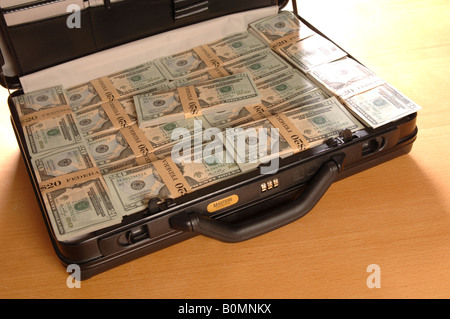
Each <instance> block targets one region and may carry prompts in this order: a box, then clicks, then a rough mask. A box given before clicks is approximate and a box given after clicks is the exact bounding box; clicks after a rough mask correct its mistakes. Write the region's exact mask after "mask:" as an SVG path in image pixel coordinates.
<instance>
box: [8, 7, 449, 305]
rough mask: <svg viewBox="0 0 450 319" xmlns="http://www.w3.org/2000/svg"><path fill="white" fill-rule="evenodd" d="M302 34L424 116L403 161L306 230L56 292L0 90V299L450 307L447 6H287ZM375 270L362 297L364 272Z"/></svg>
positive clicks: (329, 197) (184, 252)
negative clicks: (337, 50) (368, 73)
mask: <svg viewBox="0 0 450 319" xmlns="http://www.w3.org/2000/svg"><path fill="white" fill-rule="evenodd" d="M299 11H300V13H301V14H302V15H303V17H305V18H306V19H307V20H308V21H310V22H311V23H313V24H314V25H315V26H317V27H318V28H319V29H320V30H322V31H323V32H324V33H325V34H327V35H328V36H329V37H331V38H332V39H333V40H334V41H335V42H336V43H338V44H339V45H340V46H341V47H343V48H344V49H346V50H347V51H349V52H350V53H351V54H353V55H354V56H355V57H356V58H358V59H359V60H360V61H361V62H362V63H364V64H366V65H367V66H368V67H369V68H371V69H372V70H373V71H375V72H376V73H377V74H378V75H380V76H381V77H382V78H384V79H385V80H387V81H388V82H389V83H391V84H392V85H394V86H395V87H396V88H398V89H399V90H400V91H402V92H403V93H404V94H405V95H407V96H408V97H410V98H411V99H412V100H414V101H415V102H417V103H418V104H420V105H421V106H422V107H423V110H421V111H420V113H419V116H418V127H419V136H418V139H417V141H416V142H415V144H414V146H413V149H412V151H411V153H410V154H408V155H405V156H402V157H400V158H397V159H395V160H392V161H390V162H387V163H384V164H382V165H379V166H377V167H375V168H372V169H369V170H367V171H364V172H362V173H359V174H357V175H354V176H351V177H349V178H347V179H344V180H342V181H339V182H337V183H335V184H333V185H332V186H331V188H330V189H329V191H328V192H327V193H326V194H325V196H324V197H323V199H322V200H321V201H320V203H319V204H318V205H317V206H316V207H315V208H314V209H313V211H312V212H311V213H310V214H308V215H307V216H305V217H304V218H302V219H300V220H298V221H297V222H294V223H292V224H290V225H288V226H286V227H283V228H282V229H279V230H276V231H273V232H271V233H269V234H266V235H263V236H260V237H258V238H255V239H252V240H249V241H246V242H243V243H239V244H225V243H221V242H218V241H215V240H212V239H208V238H205V237H201V236H198V237H195V238H193V239H190V240H188V241H185V242H183V243H181V244H178V245H175V246H172V247H170V248H167V249H164V250H162V251H159V252H157V253H154V254H151V255H148V256H146V257H143V258H140V259H138V260H135V261H133V262H129V263H127V264H125V265H122V266H120V267H117V268H115V269H113V270H110V271H108V272H106V273H103V274H100V275H98V276H95V277H93V278H92V279H89V280H87V281H84V282H82V283H81V288H80V289H69V288H67V286H66V278H67V276H68V273H66V272H65V269H64V267H63V266H62V265H61V264H60V263H59V260H58V258H57V257H56V255H55V253H54V251H53V248H52V245H51V243H50V240H49V239H48V235H47V231H46V228H45V226H44V223H43V221H42V217H41V215H40V211H39V209H38V206H37V201H36V199H35V197H34V193H33V189H32V187H31V184H30V182H29V180H28V175H27V172H26V168H25V166H24V164H23V161H22V159H21V155H20V153H19V149H18V146H17V143H16V140H15V137H14V133H13V130H12V127H11V124H10V122H9V111H8V109H7V107H6V97H7V91H6V90H2V92H1V93H2V96H1V102H2V107H1V110H0V141H1V142H0V161H1V165H0V245H1V262H0V297H1V298H449V297H450V271H449V269H450V199H449V193H450V183H449V182H450V168H449V164H450V163H449V159H450V153H449V142H448V140H447V138H449V137H450V134H449V133H450V121H449V118H450V107H449V101H450V82H449V76H448V75H449V74H450V37H449V31H450V15H449V12H450V2H449V1H448V0H428V1H425V0H421V1H419V0H409V1H407V0H363V1H361V0H347V1H333V0H315V1H299ZM370 264H377V265H379V266H380V269H381V288H373V289H369V288H368V287H367V285H366V279H367V277H368V275H369V273H367V272H366V269H367V266H368V265H370Z"/></svg>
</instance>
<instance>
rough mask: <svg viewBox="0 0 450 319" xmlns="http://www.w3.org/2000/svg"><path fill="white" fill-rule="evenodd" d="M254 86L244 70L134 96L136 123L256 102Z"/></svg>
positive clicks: (145, 124) (143, 124) (146, 124)
mask: <svg viewBox="0 0 450 319" xmlns="http://www.w3.org/2000/svg"><path fill="white" fill-rule="evenodd" d="M259 99H260V95H259V92H258V89H257V87H256V85H255V83H254V82H253V80H252V79H251V77H250V76H249V75H248V74H247V73H240V74H235V75H231V76H227V77H223V78H219V79H214V80H210V81H207V82H203V83H201V84H198V85H196V86H189V87H182V88H178V89H177V90H175V91H172V92H168V93H163V94H139V95H136V96H135V97H134V101H135V105H136V112H137V116H138V123H139V127H141V128H142V127H149V126H155V125H160V124H164V123H168V122H173V121H177V120H180V119H183V118H189V117H193V116H199V115H205V114H211V113H214V112H220V111H223V110H226V109H229V108H233V107H236V106H239V105H241V106H243V105H250V104H254V103H257V102H259Z"/></svg>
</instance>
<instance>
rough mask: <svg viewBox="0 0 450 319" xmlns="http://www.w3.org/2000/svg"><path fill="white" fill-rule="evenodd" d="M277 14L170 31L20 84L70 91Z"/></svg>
mask: <svg viewBox="0 0 450 319" xmlns="http://www.w3.org/2000/svg"><path fill="white" fill-rule="evenodd" d="M278 10H279V8H278V6H271V7H266V8H262V9H256V10H250V11H246V12H240V13H236V14H231V15H227V16H224V17H220V18H216V19H212V20H208V21H204V22H200V23H197V24H194V25H190V26H187V27H184V28H179V29H176V30H171V31H168V32H164V33H161V34H157V35H154V36H151V37H148V38H145V39H141V40H138V41H134V42H130V43H127V44H124V45H121V46H118V47H115V48H112V49H109V50H104V51H101V52H97V53H94V54H91V55H89V56H86V57H82V58H79V59H76V60H73V61H70V62H66V63H63V64H60V65H57V66H54V67H51V68H47V69H45V70H42V71H38V72H35V73H32V74H29V75H26V76H23V77H21V78H20V82H21V85H22V88H23V90H24V92H25V93H28V92H32V91H36V90H40V89H44V88H47V87H51V86H55V85H62V86H64V87H65V88H69V87H72V86H75V85H77V84H81V83H85V82H88V81H90V80H92V79H95V78H99V77H101V76H105V75H108V74H111V73H115V72H118V71H121V70H125V69H127V68H130V67H133V66H136V65H139V64H141V63H145V62H148V61H151V60H154V59H156V58H159V57H162V56H166V55H170V54H175V53H177V52H181V51H183V50H187V49H190V48H193V47H195V46H198V45H202V44H205V43H209V42H212V41H214V40H217V39H220V38H222V37H224V36H226V35H229V34H232V33H235V32H242V31H245V30H247V29H248V25H249V23H251V22H253V21H256V20H258V19H261V18H263V17H266V16H269V15H274V14H277V12H278Z"/></svg>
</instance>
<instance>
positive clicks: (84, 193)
mask: <svg viewBox="0 0 450 319" xmlns="http://www.w3.org/2000/svg"><path fill="white" fill-rule="evenodd" d="M41 193H42V197H43V201H44V205H45V207H46V209H47V212H48V216H49V219H50V222H51V224H52V226H53V232H54V234H55V237H56V239H57V240H59V241H68V242H70V241H74V240H76V239H78V238H80V237H82V236H83V235H86V234H88V233H91V232H93V231H96V230H99V229H102V228H105V227H108V226H112V225H115V224H118V223H120V222H121V221H122V216H121V214H120V212H119V211H117V210H116V208H115V207H114V205H113V203H112V199H113V198H112V196H111V195H110V193H109V191H108V187H107V185H106V184H105V181H104V179H103V177H102V176H101V174H100V172H99V171H98V169H90V170H89V169H88V170H82V171H78V172H75V173H72V174H67V175H62V176H60V177H59V178H57V179H52V180H49V181H47V182H46V183H45V185H43V186H42V187H41Z"/></svg>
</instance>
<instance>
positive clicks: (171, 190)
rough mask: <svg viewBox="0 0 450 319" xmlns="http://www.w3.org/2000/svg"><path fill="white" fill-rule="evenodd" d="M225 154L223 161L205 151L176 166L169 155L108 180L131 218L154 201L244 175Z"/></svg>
mask: <svg viewBox="0 0 450 319" xmlns="http://www.w3.org/2000/svg"><path fill="white" fill-rule="evenodd" d="M200 153H202V154H200ZM222 155H223V157H222V158H218V157H217V155H216V154H210V155H208V156H206V157H204V156H203V149H201V151H200V152H199V153H192V154H190V155H189V158H190V160H187V158H185V159H184V160H180V161H179V162H178V163H175V162H174V161H173V160H172V157H171V156H168V157H166V158H164V159H162V160H158V161H155V162H152V163H149V164H146V165H141V166H137V167H132V168H129V169H126V170H123V171H120V172H116V173H112V174H106V175H104V178H105V181H106V184H107V185H108V186H109V189H110V190H111V192H112V194H113V197H112V198H113V200H114V202H115V207H117V209H119V210H120V212H121V214H122V215H129V214H133V213H135V212H137V211H140V210H142V209H143V208H145V207H146V206H147V204H148V201H149V200H150V199H152V198H160V199H165V198H176V197H179V196H182V195H184V194H186V193H188V192H192V191H194V190H197V189H200V188H204V187H208V186H210V185H212V184H214V183H217V182H219V181H222V180H225V179H228V178H231V177H233V176H236V175H239V174H241V173H242V171H241V169H240V168H239V166H238V165H236V164H235V163H234V162H233V163H226V161H225V160H224V158H225V157H226V155H225V153H223V154H222ZM196 159H200V160H196Z"/></svg>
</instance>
